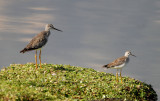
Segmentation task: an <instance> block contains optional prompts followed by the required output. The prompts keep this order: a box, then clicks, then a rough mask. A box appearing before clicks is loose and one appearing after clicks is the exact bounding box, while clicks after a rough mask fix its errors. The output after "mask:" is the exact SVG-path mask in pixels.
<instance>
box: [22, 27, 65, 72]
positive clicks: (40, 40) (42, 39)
mask: <svg viewBox="0 0 160 101" xmlns="http://www.w3.org/2000/svg"><path fill="white" fill-rule="evenodd" d="M50 29H54V30H57V31H60V32H62V31H61V30H59V29H57V28H55V27H54V26H53V25H52V24H47V25H46V26H45V30H44V31H42V32H40V33H39V34H37V35H36V36H35V37H33V38H32V40H31V41H30V43H29V44H28V45H27V46H26V47H25V48H24V49H23V50H21V51H20V53H25V52H28V51H32V50H35V51H36V53H35V61H36V69H37V68H38V66H37V50H40V52H39V61H40V68H42V67H41V48H42V47H43V46H44V45H45V44H46V43H47V41H48V37H49V35H50Z"/></svg>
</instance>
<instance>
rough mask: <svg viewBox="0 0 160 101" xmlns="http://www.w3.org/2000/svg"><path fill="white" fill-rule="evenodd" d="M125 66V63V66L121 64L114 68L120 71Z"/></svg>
mask: <svg viewBox="0 0 160 101" xmlns="http://www.w3.org/2000/svg"><path fill="white" fill-rule="evenodd" d="M124 66H125V63H123V64H121V65H119V66H115V67H113V68H115V69H120V68H123V67H124Z"/></svg>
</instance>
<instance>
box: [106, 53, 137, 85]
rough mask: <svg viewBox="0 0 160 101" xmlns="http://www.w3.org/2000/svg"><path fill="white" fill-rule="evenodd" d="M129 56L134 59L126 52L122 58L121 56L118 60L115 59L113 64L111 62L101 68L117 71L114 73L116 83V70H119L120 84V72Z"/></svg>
mask: <svg viewBox="0 0 160 101" xmlns="http://www.w3.org/2000/svg"><path fill="white" fill-rule="evenodd" d="M129 55H132V56H134V57H136V56H135V55H133V54H132V53H131V52H130V51H126V52H125V55H124V56H122V57H120V58H117V59H116V60H114V61H113V62H111V63H109V64H107V65H104V66H103V67H105V68H114V69H117V72H116V81H117V82H118V69H120V77H121V83H122V75H121V72H122V68H123V67H124V66H125V65H126V64H127V63H128V62H129Z"/></svg>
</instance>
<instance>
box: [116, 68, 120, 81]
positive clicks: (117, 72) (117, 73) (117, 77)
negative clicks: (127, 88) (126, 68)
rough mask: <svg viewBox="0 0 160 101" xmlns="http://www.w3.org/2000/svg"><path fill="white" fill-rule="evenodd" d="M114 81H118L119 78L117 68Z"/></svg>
mask: <svg viewBox="0 0 160 101" xmlns="http://www.w3.org/2000/svg"><path fill="white" fill-rule="evenodd" d="M116 81H117V82H119V80H118V69H117V72H116Z"/></svg>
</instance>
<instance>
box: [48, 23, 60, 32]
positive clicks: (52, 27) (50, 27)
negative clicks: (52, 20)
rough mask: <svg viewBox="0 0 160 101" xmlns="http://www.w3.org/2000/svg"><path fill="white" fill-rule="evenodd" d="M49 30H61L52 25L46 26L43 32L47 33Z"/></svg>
mask: <svg viewBox="0 0 160 101" xmlns="http://www.w3.org/2000/svg"><path fill="white" fill-rule="evenodd" d="M50 29H54V30H57V31H60V32H62V30H59V29H57V28H55V27H54V26H53V25H52V24H47V25H46V27H45V30H46V31H48V30H50Z"/></svg>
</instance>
